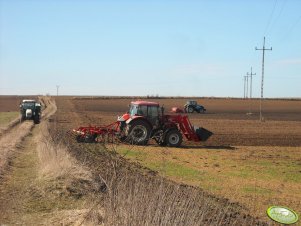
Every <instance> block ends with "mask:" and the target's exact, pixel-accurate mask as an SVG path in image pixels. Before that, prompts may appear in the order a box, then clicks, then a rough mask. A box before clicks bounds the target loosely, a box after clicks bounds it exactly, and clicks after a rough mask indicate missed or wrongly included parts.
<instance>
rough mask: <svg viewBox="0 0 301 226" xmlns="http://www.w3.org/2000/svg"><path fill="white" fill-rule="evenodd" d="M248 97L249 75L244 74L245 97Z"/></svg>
mask: <svg viewBox="0 0 301 226" xmlns="http://www.w3.org/2000/svg"><path fill="white" fill-rule="evenodd" d="M246 98H248V76H246V75H245V76H244V99H246Z"/></svg>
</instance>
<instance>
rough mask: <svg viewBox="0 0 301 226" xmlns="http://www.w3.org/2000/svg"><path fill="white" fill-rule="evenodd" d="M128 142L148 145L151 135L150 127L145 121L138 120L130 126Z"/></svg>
mask: <svg viewBox="0 0 301 226" xmlns="http://www.w3.org/2000/svg"><path fill="white" fill-rule="evenodd" d="M129 126H130V128H129V130H128V136H127V141H128V142H130V143H132V144H137V145H146V144H147V142H148V140H149V138H150V134H151V127H150V125H149V124H148V123H147V122H146V121H143V120H136V121H134V122H133V123H132V124H130V125H129Z"/></svg>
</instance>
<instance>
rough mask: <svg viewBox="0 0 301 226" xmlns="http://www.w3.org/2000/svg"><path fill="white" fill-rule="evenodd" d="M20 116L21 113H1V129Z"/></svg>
mask: <svg viewBox="0 0 301 226" xmlns="http://www.w3.org/2000/svg"><path fill="white" fill-rule="evenodd" d="M18 116H19V112H17V111H11V112H0V127H3V126H7V125H8V124H9V123H10V122H11V121H12V120H14V119H15V118H17V117H18Z"/></svg>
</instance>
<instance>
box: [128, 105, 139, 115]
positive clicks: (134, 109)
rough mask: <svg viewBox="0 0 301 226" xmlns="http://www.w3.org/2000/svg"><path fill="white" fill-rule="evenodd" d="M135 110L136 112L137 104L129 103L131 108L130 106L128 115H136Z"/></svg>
mask: <svg viewBox="0 0 301 226" xmlns="http://www.w3.org/2000/svg"><path fill="white" fill-rule="evenodd" d="M137 112H138V106H137V105H131V108H130V111H129V113H130V115H137Z"/></svg>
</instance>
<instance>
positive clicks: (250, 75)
mask: <svg viewBox="0 0 301 226" xmlns="http://www.w3.org/2000/svg"><path fill="white" fill-rule="evenodd" d="M253 75H256V73H255V74H253V73H252V67H251V74H249V72H247V76H249V77H250V78H251V81H250V98H251V99H252V76H253Z"/></svg>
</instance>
